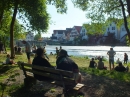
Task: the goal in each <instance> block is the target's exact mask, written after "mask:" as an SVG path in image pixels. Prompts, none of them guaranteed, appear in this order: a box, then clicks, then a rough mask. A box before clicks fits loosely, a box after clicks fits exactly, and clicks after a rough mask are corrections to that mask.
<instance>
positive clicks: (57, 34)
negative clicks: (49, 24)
mask: <svg viewBox="0 0 130 97" xmlns="http://www.w3.org/2000/svg"><path fill="white" fill-rule="evenodd" d="M65 33H66V30H53V34H52V38H53V37H55V38H54V39H55V40H56V39H57V41H62V40H64V39H66V35H65Z"/></svg>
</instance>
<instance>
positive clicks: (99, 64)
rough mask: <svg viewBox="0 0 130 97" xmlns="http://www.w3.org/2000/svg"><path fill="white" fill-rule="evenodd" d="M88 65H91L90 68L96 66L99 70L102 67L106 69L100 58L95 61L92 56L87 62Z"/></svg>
mask: <svg viewBox="0 0 130 97" xmlns="http://www.w3.org/2000/svg"><path fill="white" fill-rule="evenodd" d="M89 67H91V68H96V67H97V69H100V70H103V69H105V70H107V67H105V66H104V62H103V61H102V58H100V59H99V61H98V63H96V62H95V61H94V58H92V59H91V61H90V63H89Z"/></svg>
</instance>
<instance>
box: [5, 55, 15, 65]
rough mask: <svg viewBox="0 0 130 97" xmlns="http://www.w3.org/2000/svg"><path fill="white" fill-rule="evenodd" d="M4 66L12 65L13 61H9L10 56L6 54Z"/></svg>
mask: <svg viewBox="0 0 130 97" xmlns="http://www.w3.org/2000/svg"><path fill="white" fill-rule="evenodd" d="M5 64H14V61H13V59H10V55H9V54H7V58H6V60H5Z"/></svg>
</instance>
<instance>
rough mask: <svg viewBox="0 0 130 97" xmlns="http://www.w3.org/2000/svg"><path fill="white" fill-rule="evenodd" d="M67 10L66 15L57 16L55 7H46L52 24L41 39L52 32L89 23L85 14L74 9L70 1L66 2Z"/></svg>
mask: <svg viewBox="0 0 130 97" xmlns="http://www.w3.org/2000/svg"><path fill="white" fill-rule="evenodd" d="M67 6H68V10H67V13H66V14H59V13H57V10H56V8H55V6H53V5H48V9H47V10H48V13H49V14H50V16H51V21H53V22H54V23H53V24H50V25H49V29H48V32H47V34H42V37H50V36H51V35H52V33H53V30H65V29H66V28H68V27H69V28H72V27H73V26H82V24H83V23H89V22H90V19H87V18H86V17H85V14H86V12H83V11H82V10H80V9H78V8H75V7H74V5H73V4H72V2H71V0H67Z"/></svg>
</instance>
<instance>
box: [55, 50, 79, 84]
mask: <svg viewBox="0 0 130 97" xmlns="http://www.w3.org/2000/svg"><path fill="white" fill-rule="evenodd" d="M56 65H57V69H62V70H66V71H72V72H73V73H74V75H75V80H76V82H77V83H79V82H81V74H80V72H79V68H78V65H77V64H76V63H75V62H74V61H73V60H71V59H70V58H69V57H68V54H67V51H66V50H64V49H62V50H61V51H60V52H59V57H58V59H57V61H56Z"/></svg>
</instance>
